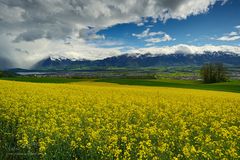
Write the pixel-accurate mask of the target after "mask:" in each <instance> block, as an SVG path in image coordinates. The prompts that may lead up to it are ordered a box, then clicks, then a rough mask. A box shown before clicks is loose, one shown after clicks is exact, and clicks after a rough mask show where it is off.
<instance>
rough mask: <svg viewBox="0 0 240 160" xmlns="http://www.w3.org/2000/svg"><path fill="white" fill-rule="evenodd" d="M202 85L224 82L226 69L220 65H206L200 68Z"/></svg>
mask: <svg viewBox="0 0 240 160" xmlns="http://www.w3.org/2000/svg"><path fill="white" fill-rule="evenodd" d="M201 76H202V78H203V81H204V83H216V82H226V81H227V79H228V78H227V74H226V68H225V67H224V66H223V64H222V63H207V64H204V65H203V66H202V68H201Z"/></svg>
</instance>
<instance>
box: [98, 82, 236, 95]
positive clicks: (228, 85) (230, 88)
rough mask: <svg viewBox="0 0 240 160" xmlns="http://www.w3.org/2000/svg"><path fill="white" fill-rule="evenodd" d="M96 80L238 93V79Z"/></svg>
mask: <svg viewBox="0 0 240 160" xmlns="http://www.w3.org/2000/svg"><path fill="white" fill-rule="evenodd" d="M96 81H97V82H108V83H117V84H121V85H141V86H159V87H174V88H188V89H201V90H215V91H225V92H237V93H240V81H230V82H224V83H213V84H204V83H202V82H201V81H191V80H169V79H167V80H164V79H161V80H139V79H138V80H136V79H99V80H96Z"/></svg>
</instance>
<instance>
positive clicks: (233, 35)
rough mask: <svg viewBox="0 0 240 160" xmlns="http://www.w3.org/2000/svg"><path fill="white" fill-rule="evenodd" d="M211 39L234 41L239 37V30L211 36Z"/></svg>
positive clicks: (238, 27)
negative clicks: (216, 36)
mask: <svg viewBox="0 0 240 160" xmlns="http://www.w3.org/2000/svg"><path fill="white" fill-rule="evenodd" d="M235 28H236V29H240V26H235ZM211 39H212V40H219V41H236V40H239V39H240V31H239V32H235V31H234V32H230V33H227V34H225V35H224V36H221V37H218V38H214V37H211Z"/></svg>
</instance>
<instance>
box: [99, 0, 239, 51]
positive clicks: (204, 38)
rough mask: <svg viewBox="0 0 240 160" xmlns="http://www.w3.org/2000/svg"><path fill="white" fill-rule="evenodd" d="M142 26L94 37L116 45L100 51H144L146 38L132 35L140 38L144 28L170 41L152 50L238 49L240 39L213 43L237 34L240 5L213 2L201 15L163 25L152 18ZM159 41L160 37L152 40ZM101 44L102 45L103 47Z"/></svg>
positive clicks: (234, 1) (115, 29)
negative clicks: (185, 46)
mask: <svg viewBox="0 0 240 160" xmlns="http://www.w3.org/2000/svg"><path fill="white" fill-rule="evenodd" d="M145 20H146V22H145V23H144V25H141V26H138V25H137V23H127V24H118V25H114V26H112V27H109V28H107V29H103V30H101V31H99V32H98V33H97V34H100V35H104V37H105V39H104V40H100V41H99V42H97V44H101V43H102V41H110V42H113V41H114V42H116V45H114V43H113V45H111V46H108V45H106V46H104V45H103V46H104V47H113V46H115V47H117V46H119V45H126V46H133V47H145V46H146V44H148V43H147V42H145V41H144V40H146V39H147V38H142V39H138V38H137V37H134V36H133V35H132V34H134V33H135V34H140V33H142V32H143V31H144V30H146V29H147V28H149V29H150V32H159V31H162V32H165V33H166V34H168V35H170V36H171V37H172V38H173V40H169V41H163V42H159V43H154V45H153V46H165V45H168V46H169V45H177V44H189V45H197V46H201V45H205V44H212V45H240V38H239V39H236V40H217V39H218V38H220V37H223V36H227V35H228V34H229V33H231V32H239V31H238V29H237V28H235V27H236V26H238V25H240V1H239V0H232V1H228V2H227V3H225V4H224V5H222V2H217V3H216V4H215V5H213V6H212V7H210V9H209V11H208V12H206V13H204V14H199V15H195V16H190V17H188V18H187V19H184V20H176V19H169V20H167V21H166V22H163V21H160V20H158V21H157V22H154V20H153V19H152V18H147V19H145ZM154 37H155V38H159V37H161V36H154ZM103 44H104V43H103Z"/></svg>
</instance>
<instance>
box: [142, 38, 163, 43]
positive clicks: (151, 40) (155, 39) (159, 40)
mask: <svg viewBox="0 0 240 160" xmlns="http://www.w3.org/2000/svg"><path fill="white" fill-rule="evenodd" d="M145 41H146V42H150V43H159V42H161V41H162V40H161V39H160V38H149V39H146V40H145Z"/></svg>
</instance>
